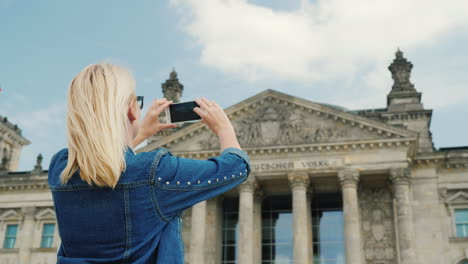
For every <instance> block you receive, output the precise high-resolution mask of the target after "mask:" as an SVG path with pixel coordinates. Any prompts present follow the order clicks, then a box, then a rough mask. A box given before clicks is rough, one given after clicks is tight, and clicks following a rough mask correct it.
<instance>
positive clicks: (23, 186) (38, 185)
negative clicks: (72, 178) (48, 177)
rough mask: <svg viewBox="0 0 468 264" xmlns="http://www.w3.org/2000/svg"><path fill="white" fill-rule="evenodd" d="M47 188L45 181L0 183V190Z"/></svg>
mask: <svg viewBox="0 0 468 264" xmlns="http://www.w3.org/2000/svg"><path fill="white" fill-rule="evenodd" d="M41 189H44V190H45V189H49V185H48V184H47V183H28V184H0V191H18V190H41Z"/></svg>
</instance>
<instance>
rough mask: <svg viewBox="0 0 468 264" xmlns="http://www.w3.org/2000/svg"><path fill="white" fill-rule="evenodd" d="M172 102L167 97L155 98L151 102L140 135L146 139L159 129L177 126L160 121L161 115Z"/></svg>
mask: <svg viewBox="0 0 468 264" xmlns="http://www.w3.org/2000/svg"><path fill="white" fill-rule="evenodd" d="M170 104H172V101H168V100H167V99H166V98H162V99H154V100H153V102H151V105H150V107H149V109H148V111H147V112H146V114H145V117H144V118H143V120H142V122H141V125H140V129H139V131H138V135H139V136H140V137H142V138H145V139H146V138H149V137H151V136H152V135H154V134H156V133H157V132H158V131H161V130H163V129H167V128H174V127H176V126H177V125H176V124H161V123H160V122H159V115H160V114H161V113H162V112H163V111H164V109H165V108H166V107H168V106H169V105H170Z"/></svg>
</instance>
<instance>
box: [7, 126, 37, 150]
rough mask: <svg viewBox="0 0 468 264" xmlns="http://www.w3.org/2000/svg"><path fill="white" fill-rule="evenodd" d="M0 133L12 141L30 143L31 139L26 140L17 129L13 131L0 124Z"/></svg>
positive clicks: (23, 144) (23, 143) (22, 143)
mask: <svg viewBox="0 0 468 264" xmlns="http://www.w3.org/2000/svg"><path fill="white" fill-rule="evenodd" d="M0 134H2V135H3V137H8V138H11V139H12V140H13V141H15V142H18V143H19V144H21V145H22V146H25V145H29V144H31V141H29V140H27V139H26V138H25V137H23V136H22V135H21V134H18V132H17V131H14V130H13V129H12V128H10V127H7V126H5V125H0Z"/></svg>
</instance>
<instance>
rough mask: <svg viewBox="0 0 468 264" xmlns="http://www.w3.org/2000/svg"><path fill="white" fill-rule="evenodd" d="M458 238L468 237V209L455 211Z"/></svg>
mask: <svg viewBox="0 0 468 264" xmlns="http://www.w3.org/2000/svg"><path fill="white" fill-rule="evenodd" d="M455 225H456V228H457V237H468V209H455Z"/></svg>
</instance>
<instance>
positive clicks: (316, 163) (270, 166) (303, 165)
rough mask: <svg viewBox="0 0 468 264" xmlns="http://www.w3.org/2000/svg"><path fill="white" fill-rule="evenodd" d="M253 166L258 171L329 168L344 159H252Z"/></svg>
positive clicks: (339, 164) (337, 165)
mask: <svg viewBox="0 0 468 264" xmlns="http://www.w3.org/2000/svg"><path fill="white" fill-rule="evenodd" d="M251 163H252V168H253V170H256V171H274V170H301V169H327V168H331V167H339V166H341V165H342V164H343V160H342V159H295V160H274V161H271V160H269V161H252V162H251Z"/></svg>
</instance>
